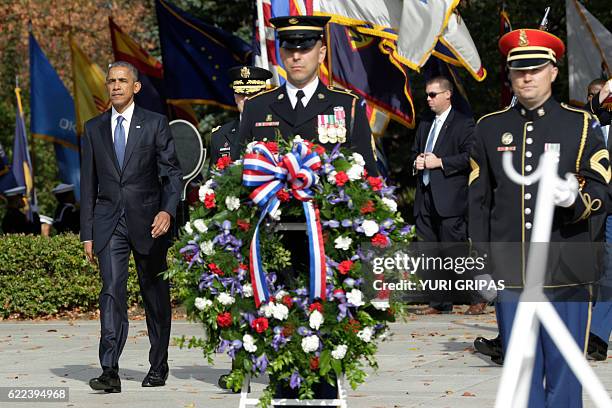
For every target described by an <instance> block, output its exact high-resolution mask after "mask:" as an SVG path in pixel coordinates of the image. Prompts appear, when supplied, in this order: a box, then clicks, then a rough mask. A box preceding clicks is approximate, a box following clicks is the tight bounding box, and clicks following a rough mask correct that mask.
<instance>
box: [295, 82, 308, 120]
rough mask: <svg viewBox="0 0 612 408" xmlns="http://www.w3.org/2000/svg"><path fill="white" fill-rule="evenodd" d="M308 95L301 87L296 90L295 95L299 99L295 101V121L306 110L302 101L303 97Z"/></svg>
mask: <svg viewBox="0 0 612 408" xmlns="http://www.w3.org/2000/svg"><path fill="white" fill-rule="evenodd" d="M304 96H306V95H304V91H302V90H301V89H300V90H299V91H297V92H296V94H295V97H296V98H297V101H296V102H295V108H293V112H295V121H296V122H297V120H298V119H299V118H300V116H302V113H303V112H304V109H305V108H304V104H303V103H302V98H303V97H304Z"/></svg>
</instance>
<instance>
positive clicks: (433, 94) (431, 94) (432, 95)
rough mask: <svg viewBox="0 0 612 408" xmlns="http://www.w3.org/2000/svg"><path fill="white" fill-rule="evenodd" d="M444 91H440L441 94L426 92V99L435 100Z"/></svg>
mask: <svg viewBox="0 0 612 408" xmlns="http://www.w3.org/2000/svg"><path fill="white" fill-rule="evenodd" d="M444 92H446V91H441V92H427V93H426V94H425V95H427V96H428V97H430V98H431V99H433V98H435V97H436V96H438V95H440V94H441V93H444Z"/></svg>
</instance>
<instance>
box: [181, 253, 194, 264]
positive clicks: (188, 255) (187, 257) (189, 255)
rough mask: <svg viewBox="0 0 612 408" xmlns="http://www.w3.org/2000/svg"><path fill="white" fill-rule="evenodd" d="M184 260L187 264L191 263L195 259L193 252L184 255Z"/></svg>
mask: <svg viewBox="0 0 612 408" xmlns="http://www.w3.org/2000/svg"><path fill="white" fill-rule="evenodd" d="M183 259H184V260H185V261H187V262H191V260H192V259H193V254H192V253H191V252H189V253H187V252H185V253H184V254H183Z"/></svg>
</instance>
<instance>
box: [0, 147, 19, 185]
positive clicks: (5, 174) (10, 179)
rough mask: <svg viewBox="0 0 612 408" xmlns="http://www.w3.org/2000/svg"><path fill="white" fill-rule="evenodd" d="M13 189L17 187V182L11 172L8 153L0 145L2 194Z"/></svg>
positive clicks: (0, 183)
mask: <svg viewBox="0 0 612 408" xmlns="http://www.w3.org/2000/svg"><path fill="white" fill-rule="evenodd" d="M13 187H17V182H16V181H15V177H14V176H13V172H11V167H10V166H9V162H8V158H7V157H6V152H5V151H4V148H3V147H2V144H0V193H1V192H3V191H6V190H9V189H11V188H13Z"/></svg>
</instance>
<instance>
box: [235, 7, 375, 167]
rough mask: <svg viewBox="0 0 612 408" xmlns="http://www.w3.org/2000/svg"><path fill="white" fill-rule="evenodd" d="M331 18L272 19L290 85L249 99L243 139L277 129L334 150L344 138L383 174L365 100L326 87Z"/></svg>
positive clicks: (268, 134)
mask: <svg viewBox="0 0 612 408" xmlns="http://www.w3.org/2000/svg"><path fill="white" fill-rule="evenodd" d="M328 21H329V17H322V16H288V17H276V18H272V19H270V22H271V23H272V24H273V25H274V27H276V32H277V34H278V38H279V41H280V54H281V59H282V62H283V64H284V67H285V69H286V72H287V82H286V83H285V85H283V86H281V87H279V88H276V89H273V90H270V91H266V92H262V93H260V94H258V95H257V96H254V97H251V98H249V100H248V101H247V102H246V103H245V106H244V113H243V115H242V120H241V123H240V138H241V141H242V143H243V144H245V145H246V144H248V143H249V142H251V141H253V140H264V139H266V140H276V138H277V136H276V133H277V132H280V134H281V135H282V137H284V138H286V139H293V138H294V137H295V136H300V137H301V138H302V139H304V140H311V141H313V142H316V143H318V144H320V145H322V146H323V147H325V148H326V149H328V150H331V149H333V148H334V147H335V146H336V145H337V144H338V143H340V144H342V145H344V146H346V147H348V148H350V149H352V150H353V151H355V152H357V153H360V154H361V155H362V156H363V158H364V160H365V162H366V169H367V171H368V173H370V174H378V171H377V169H376V158H375V153H374V139H373V138H372V132H371V130H370V125H369V123H368V119H367V117H366V114H365V101H364V100H362V99H360V98H359V97H358V96H357V95H354V94H352V93H351V92H349V91H346V90H344V89H340V88H336V87H333V86H329V87H328V86H325V85H323V83H322V82H321V81H320V80H319V77H318V68H319V64H321V63H322V62H323V60H324V58H325V53H326V52H327V47H326V46H325V45H324V43H323V33H324V31H325V29H324V27H325V25H326V24H327V22H328Z"/></svg>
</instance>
